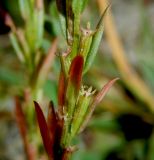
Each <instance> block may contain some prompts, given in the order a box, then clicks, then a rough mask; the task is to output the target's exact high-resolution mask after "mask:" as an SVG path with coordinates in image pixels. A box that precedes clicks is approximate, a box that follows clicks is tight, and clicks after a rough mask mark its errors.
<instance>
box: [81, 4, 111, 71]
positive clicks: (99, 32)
mask: <svg viewBox="0 0 154 160" xmlns="http://www.w3.org/2000/svg"><path fill="white" fill-rule="evenodd" d="M108 8H109V6H108V7H107V8H106V9H105V11H104V12H103V14H102V16H101V18H100V21H99V22H98V24H97V27H96V32H95V34H94V36H93V39H92V43H91V46H90V50H89V53H88V55H87V59H86V62H85V67H84V73H86V72H87V71H88V70H89V68H90V67H91V65H92V63H93V61H94V58H95V56H96V54H97V51H98V48H99V45H100V42H101V39H102V36H103V31H104V27H103V20H104V16H105V15H106V12H107V10H108Z"/></svg>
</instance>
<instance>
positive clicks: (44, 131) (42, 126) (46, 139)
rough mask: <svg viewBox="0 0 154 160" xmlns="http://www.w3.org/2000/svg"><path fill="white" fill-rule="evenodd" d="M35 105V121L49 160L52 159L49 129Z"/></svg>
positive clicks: (37, 105) (35, 103)
mask: <svg viewBox="0 0 154 160" xmlns="http://www.w3.org/2000/svg"><path fill="white" fill-rule="evenodd" d="M34 105H35V111H36V116H37V121H38V124H39V128H40V132H41V136H42V139H43V144H44V147H45V150H46V152H47V154H48V156H49V159H50V160H52V159H53V148H52V142H51V139H50V134H49V129H48V126H47V123H46V120H45V117H44V115H43V112H42V110H41V108H40V106H39V104H38V103H37V102H34Z"/></svg>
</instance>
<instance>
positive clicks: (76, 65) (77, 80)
mask: <svg viewBox="0 0 154 160" xmlns="http://www.w3.org/2000/svg"><path fill="white" fill-rule="evenodd" d="M83 62H84V59H83V57H82V56H81V55H78V56H76V57H75V58H74V59H73V61H72V63H71V67H70V71H69V75H70V81H71V82H72V83H73V85H74V86H75V87H76V88H77V89H78V90H79V89H80V86H81V79H82V70H83Z"/></svg>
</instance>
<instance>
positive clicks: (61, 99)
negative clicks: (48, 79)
mask: <svg viewBox="0 0 154 160" xmlns="http://www.w3.org/2000/svg"><path fill="white" fill-rule="evenodd" d="M64 104H65V76H64V73H63V72H62V71H61V73H60V76H59V85H58V106H59V108H58V111H59V112H60V114H61V115H62V114H63V106H64Z"/></svg>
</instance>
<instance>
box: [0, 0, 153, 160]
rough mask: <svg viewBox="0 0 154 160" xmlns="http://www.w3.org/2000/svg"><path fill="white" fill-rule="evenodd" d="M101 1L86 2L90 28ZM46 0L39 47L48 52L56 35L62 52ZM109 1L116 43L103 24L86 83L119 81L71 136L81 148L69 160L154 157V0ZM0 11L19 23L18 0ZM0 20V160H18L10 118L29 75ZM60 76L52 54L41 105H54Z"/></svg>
mask: <svg viewBox="0 0 154 160" xmlns="http://www.w3.org/2000/svg"><path fill="white" fill-rule="evenodd" d="M105 2H106V1H105V0H100V1H99V0H98V1H97V0H91V1H89V2H88V6H87V8H86V10H85V12H84V13H83V16H82V23H83V24H86V22H87V21H92V28H94V26H95V24H96V23H97V21H98V17H99V14H100V13H102V11H103V9H102V8H103V5H104V4H105ZM44 3H45V24H44V30H45V33H44V37H43V42H42V46H41V47H42V50H43V52H44V53H46V52H47V51H48V49H49V47H50V43H51V39H53V38H54V37H55V36H58V37H59V43H58V51H57V52H59V51H65V44H64V43H63V42H64V39H63V35H62V32H61V29H60V24H59V19H58V14H57V9H56V4H55V1H54V0H45V2H44ZM102 3H104V4H102ZM101 4H102V7H101ZM111 4H112V7H111V9H110V11H109V13H108V14H107V15H106V21H107V19H108V18H112V16H113V20H114V23H115V25H113V26H112V27H113V28H114V30H115V31H116V34H117V36H118V40H119V43H120V45H119V43H117V42H115V43H114V42H113V41H112V40H113V39H114V38H115V37H113V39H112V36H111V37H110V32H111V33H113V30H112V31H111V30H110V29H112V28H109V27H111V26H109V27H108V25H109V24H108V22H105V34H104V36H103V39H102V43H101V45H100V48H99V53H98V54H97V56H96V58H95V62H94V64H93V65H92V67H91V69H90V71H89V72H88V73H87V74H86V76H85V78H84V83H85V84H87V85H90V86H93V88H96V89H100V87H101V86H102V84H105V83H106V81H108V80H110V79H112V78H113V77H119V78H120V80H119V81H118V83H117V84H116V85H115V86H114V87H113V88H112V89H111V91H110V92H109V93H108V95H107V96H106V97H105V99H104V100H103V101H102V103H101V104H100V105H99V106H98V107H97V109H96V111H95V113H94V115H93V117H92V119H91V121H90V123H89V125H88V127H87V129H86V130H85V131H84V132H83V133H82V135H80V136H79V137H77V138H76V139H74V143H75V144H78V147H79V150H77V151H76V152H75V153H74V155H73V157H72V160H79V159H80V160H94V159H97V160H153V159H154V132H153V127H154V114H153V112H154V81H153V79H154V63H153V54H154V53H153V52H154V45H153V42H154V20H153V14H154V3H153V1H152V0H151V1H150V0H130V1H128V0H117V1H116V2H115V1H112V0H111ZM1 9H5V10H6V11H7V12H9V14H10V15H11V17H12V19H13V21H14V23H15V24H16V26H18V27H23V20H22V17H21V15H20V11H19V5H18V0H11V1H8V0H4V1H0V12H1ZM99 10H100V12H99ZM111 12H112V13H111ZM3 21H4V19H3V17H0V34H1V35H0V130H1V131H2V132H0V160H22V159H24V151H23V146H22V142H21V137H20V135H19V133H18V129H17V126H16V123H15V118H14V106H15V105H14V96H15V95H17V94H21V92H22V90H23V88H25V86H27V84H28V74H27V70H26V69H27V68H26V66H25V65H23V64H21V63H20V61H19V60H18V58H17V56H16V53H15V51H14V49H13V47H12V45H11V42H10V39H9V36H8V33H7V32H8V31H9V28H7V27H6V26H5V25H4V24H3ZM114 23H113V24H114ZM5 27H6V28H5ZM113 36H115V35H113ZM116 40H117V39H116ZM117 44H118V45H119V46H120V47H119V46H118V47H119V48H120V51H121V47H122V52H121V53H122V55H117V54H116V49H117V48H118V47H117ZM119 54H120V53H119ZM123 54H124V55H123ZM123 56H124V57H125V58H124V59H123ZM117 57H118V58H117ZM119 57H120V58H121V61H120V59H119ZM123 60H126V61H125V62H124V61H123ZM123 63H124V64H123ZM127 63H128V65H127ZM121 64H122V65H121ZM127 67H128V68H127ZM58 74H59V62H58V60H57V58H55V60H54V63H53V64H52V67H51V69H50V73H49V75H48V77H47V78H46V81H45V82H44V84H43V95H44V96H43V99H44V103H45V104H46V103H47V102H48V101H49V100H50V99H52V100H53V101H54V103H55V104H57V98H56V97H57V96H56V95H57V81H58V80H57V79H58ZM40 148H41V147H40ZM40 150H41V149H40Z"/></svg>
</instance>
